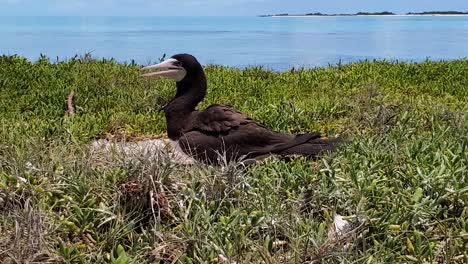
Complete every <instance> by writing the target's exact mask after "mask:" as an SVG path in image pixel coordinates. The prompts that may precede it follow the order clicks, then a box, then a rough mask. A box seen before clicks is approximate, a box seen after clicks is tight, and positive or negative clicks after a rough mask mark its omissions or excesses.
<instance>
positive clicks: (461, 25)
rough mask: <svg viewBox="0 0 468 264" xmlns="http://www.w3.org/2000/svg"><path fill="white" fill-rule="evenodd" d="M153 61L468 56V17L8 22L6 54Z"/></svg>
mask: <svg viewBox="0 0 468 264" xmlns="http://www.w3.org/2000/svg"><path fill="white" fill-rule="evenodd" d="M86 53H90V54H91V55H92V56H93V57H95V58H114V59H116V60H117V61H119V62H130V61H131V60H134V61H136V62H137V63H140V64H147V63H150V62H155V61H158V59H159V58H161V57H162V56H163V54H166V55H167V56H168V57H170V56H171V55H173V54H176V53H190V54H193V55H195V56H196V57H197V58H198V59H199V60H200V61H201V62H202V63H203V64H221V65H227V66H232V67H240V68H242V67H249V66H263V67H265V68H269V69H273V70H286V69H289V68H291V67H322V66H327V65H330V64H331V65H333V64H337V63H349V62H355V61H360V60H373V59H379V60H382V59H385V60H399V61H424V60H426V59H430V60H453V59H459V58H465V57H468V16H369V17H366V16H355V17H280V18H275V17H0V54H7V55H13V54H18V55H20V56H25V57H27V58H28V59H30V60H36V59H37V58H39V56H40V54H44V55H46V56H48V57H49V58H50V59H51V60H52V61H55V60H57V59H59V60H64V59H69V58H72V57H74V56H75V55H79V56H83V55H84V54H86Z"/></svg>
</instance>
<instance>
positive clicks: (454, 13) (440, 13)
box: [259, 11, 468, 17]
mask: <svg viewBox="0 0 468 264" xmlns="http://www.w3.org/2000/svg"><path fill="white" fill-rule="evenodd" d="M336 16H338V17H346V16H397V17H404V16H468V12H461V11H429V12H408V13H406V14H395V13H393V12H388V11H384V12H358V13H355V14H323V13H320V12H316V13H306V14H288V13H280V14H270V15H260V16H259V17H336Z"/></svg>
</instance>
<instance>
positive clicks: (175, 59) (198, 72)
mask: <svg viewBox="0 0 468 264" xmlns="http://www.w3.org/2000/svg"><path fill="white" fill-rule="evenodd" d="M141 70H158V71H154V72H149V73H145V74H142V75H141V77H166V78H169V79H172V80H174V81H176V82H181V81H190V80H193V79H194V78H196V77H199V76H204V73H203V67H202V66H201V64H200V63H199V62H198V61H197V59H196V58H195V57H194V56H192V55H190V54H177V55H174V56H172V57H171V58H169V59H167V60H165V61H163V62H161V63H158V64H154V65H149V66H146V67H143V68H142V69H141Z"/></svg>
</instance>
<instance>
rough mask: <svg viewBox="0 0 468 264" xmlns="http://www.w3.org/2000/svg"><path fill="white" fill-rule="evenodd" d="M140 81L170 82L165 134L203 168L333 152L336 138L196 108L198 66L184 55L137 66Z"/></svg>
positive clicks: (202, 91) (200, 80) (217, 108)
mask: <svg viewBox="0 0 468 264" xmlns="http://www.w3.org/2000/svg"><path fill="white" fill-rule="evenodd" d="M141 70H142V71H149V72H147V73H144V74H141V75H140V77H146V78H149V77H166V78H169V79H172V80H174V81H175V82H176V87H177V90H176V93H175V96H174V98H173V99H172V100H170V101H169V103H168V104H167V105H166V106H164V107H163V108H162V110H163V111H164V114H165V117H166V125H167V135H168V137H169V139H170V140H171V141H173V142H174V143H175V144H176V147H177V148H178V149H180V150H182V151H183V152H184V153H185V154H187V155H188V156H190V157H192V158H194V159H195V160H198V161H200V162H202V163H206V164H220V163H222V162H226V161H228V162H231V161H247V160H250V161H252V160H253V161H256V160H260V159H263V158H265V157H268V156H270V155H279V156H281V157H290V156H293V155H300V156H305V157H307V158H309V159H316V158H317V157H319V156H320V155H321V154H323V153H324V152H326V151H331V150H333V149H334V148H335V147H336V145H337V142H338V141H337V140H336V139H327V138H323V137H322V136H321V134H320V133H318V132H313V133H305V134H296V135H294V134H288V133H282V132H278V131H274V130H272V129H270V128H268V127H267V126H265V125H263V124H262V123H260V122H258V121H256V120H254V119H252V118H250V117H249V116H247V115H246V114H243V113H241V112H239V111H237V110H236V109H235V108H234V107H232V106H230V105H222V104H213V105H210V106H208V107H207V108H206V109H204V110H197V106H198V104H199V103H200V102H202V101H203V100H204V98H205V96H206V94H207V78H206V76H205V72H204V70H203V67H202V65H201V64H200V63H199V62H198V60H197V59H196V58H195V57H194V56H193V55H190V54H176V55H174V56H172V57H171V58H169V59H167V60H164V61H162V62H160V63H158V64H154V65H149V66H146V67H143V68H141Z"/></svg>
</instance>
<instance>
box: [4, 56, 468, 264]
mask: <svg viewBox="0 0 468 264" xmlns="http://www.w3.org/2000/svg"><path fill="white" fill-rule="evenodd" d="M206 71H207V77H208V81H209V95H208V98H207V100H206V101H205V102H204V103H203V105H202V106H201V107H206V106H207V105H209V104H211V103H214V102H217V103H229V104H232V105H234V106H235V107H236V108H238V109H239V110H240V111H242V112H245V113H247V114H249V115H250V116H252V117H253V118H255V119H257V120H261V121H262V122H263V123H265V124H266V125H268V126H270V127H272V128H274V129H277V130H281V131H289V132H306V131H317V130H318V131H321V132H323V133H326V134H328V135H329V136H336V135H338V134H339V135H341V136H342V137H344V138H345V139H346V140H347V143H346V144H344V145H343V146H342V147H341V149H339V150H338V151H336V152H334V153H331V154H329V155H327V156H326V157H324V158H323V159H320V160H317V161H314V162H312V161H307V160H304V159H302V158H298V159H295V160H292V161H284V160H279V159H277V158H269V159H268V160H266V161H264V162H263V163H261V164H254V165H251V166H249V167H248V168H244V167H242V166H240V165H236V164H227V165H226V166H223V167H205V166H202V165H193V166H182V165H177V164H172V163H171V162H170V161H168V159H167V158H165V157H164V156H162V154H161V155H159V154H158V155H154V156H151V157H145V156H143V157H141V160H139V161H138V162H132V161H128V160H125V159H121V158H120V157H116V161H115V162H113V163H103V162H99V161H97V160H93V159H92V158H91V156H90V155H89V152H88V148H87V144H89V142H90V141H91V140H92V139H93V138H94V137H97V136H109V135H117V136H127V137H130V136H142V135H143V136H151V135H159V134H161V133H163V132H164V128H165V121H164V118H163V114H162V113H161V112H159V111H158V109H159V108H160V107H161V106H162V105H163V104H164V102H166V101H167V100H168V99H169V98H171V96H172V95H173V94H174V91H175V87H174V84H173V83H172V82H170V81H165V80H146V79H140V78H138V75H139V66H138V65H135V64H119V63H116V62H114V61H97V60H92V59H89V58H83V59H73V60H70V61H67V62H58V63H51V62H49V60H48V59H47V58H44V57H41V58H40V59H39V60H38V61H37V62H34V63H32V62H29V61H27V60H26V59H24V58H20V57H15V56H3V57H0V120H1V125H0V262H3V263H27V262H32V261H36V262H46V261H49V262H63V263H83V262H85V263H145V262H158V261H160V262H165V261H176V262H177V261H178V262H181V263H200V262H208V263H229V262H233V261H237V263H251V262H254V263H255V262H266V263H300V262H309V263H318V262H320V261H322V262H331V263H334V262H337V263H338V262H340V263H341V262H345V263H348V262H349V263H364V262H367V263H396V262H406V263H412V262H414V263H441V262H444V261H452V262H455V263H467V262H468V255H467V253H466V252H467V243H468V235H467V233H468V220H467V219H468V211H467V208H468V207H467V202H468V184H467V181H468V179H467V175H466V171H467V153H468V151H467V144H468V138H467V137H468V131H467V122H466V114H467V113H468V104H467V96H468V89H467V87H468V74H467V73H468V60H457V61H450V62H430V61H426V62H423V63H396V62H387V61H378V62H377V61H372V62H371V61H364V62H359V63H353V64H349V65H337V66H332V67H328V68H317V69H310V70H305V69H292V70H290V71H286V72H281V73H277V72H273V71H269V70H265V69H261V68H249V69H244V70H238V69H232V68H226V67H221V66H208V67H207V68H206ZM70 91H74V92H75V93H76V97H75V101H74V106H75V113H76V114H75V115H74V116H67V115H66V109H67V103H66V98H67V96H68V95H69V93H70ZM150 197H151V198H152V199H150ZM335 212H336V213H338V214H341V215H345V216H359V217H360V218H361V219H362V220H363V225H362V226H361V227H360V228H359V230H358V231H359V235H357V236H356V237H355V239H353V240H351V239H350V240H348V241H335V240H328V239H327V233H328V229H329V227H330V224H331V223H332V221H333V220H332V218H333V214H334V213H335ZM345 244H346V245H345Z"/></svg>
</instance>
